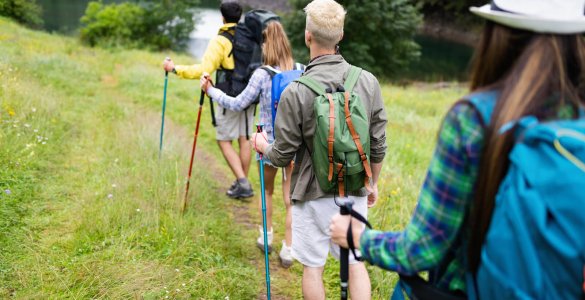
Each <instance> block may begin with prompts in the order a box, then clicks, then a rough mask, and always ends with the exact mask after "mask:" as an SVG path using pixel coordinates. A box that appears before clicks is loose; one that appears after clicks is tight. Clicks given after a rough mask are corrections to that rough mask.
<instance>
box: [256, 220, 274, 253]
mask: <svg viewBox="0 0 585 300" xmlns="http://www.w3.org/2000/svg"><path fill="white" fill-rule="evenodd" d="M259 227H260V228H259V230H260V236H259V237H258V239H257V240H256V246H258V248H260V250H262V252H264V230H262V226H259ZM273 239H274V230H272V228H270V231H268V253H271V252H272V240H273Z"/></svg>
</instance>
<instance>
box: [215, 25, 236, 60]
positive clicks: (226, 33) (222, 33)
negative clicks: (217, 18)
mask: <svg viewBox="0 0 585 300" xmlns="http://www.w3.org/2000/svg"><path fill="white" fill-rule="evenodd" d="M218 35H220V36H223V37H224V38H226V39H228V41H230V43H231V44H232V51H230V54H228V57H230V56H232V55H233V54H234V35H233V34H231V33H230V32H229V31H228V30H220V31H219V33H218Z"/></svg>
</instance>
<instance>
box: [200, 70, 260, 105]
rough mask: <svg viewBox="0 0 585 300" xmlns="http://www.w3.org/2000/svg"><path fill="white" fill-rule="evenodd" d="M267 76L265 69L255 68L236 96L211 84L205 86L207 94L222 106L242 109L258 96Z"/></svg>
mask: <svg viewBox="0 0 585 300" xmlns="http://www.w3.org/2000/svg"><path fill="white" fill-rule="evenodd" d="M269 76H270V75H268V73H266V71H264V70H262V69H257V70H256V71H254V73H253V74H252V77H251V78H250V81H249V82H248V85H247V86H246V88H245V89H244V90H243V91H242V92H241V93H240V94H239V95H237V96H236V97H231V96H228V95H227V94H226V93H224V92H222V91H221V90H219V89H217V88H214V87H211V86H210V87H208V88H207V95H209V97H211V99H213V101H215V102H217V103H219V105H221V106H222V107H224V108H227V109H229V110H233V111H243V110H244V109H246V108H247V107H248V106H250V104H252V102H254V100H256V98H258V96H259V95H260V93H261V92H262V83H263V82H264V80H267V79H269V78H268V77H269Z"/></svg>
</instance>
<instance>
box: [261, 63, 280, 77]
mask: <svg viewBox="0 0 585 300" xmlns="http://www.w3.org/2000/svg"><path fill="white" fill-rule="evenodd" d="M260 69H262V70H264V71H266V72H267V73H268V74H269V75H270V78H274V75H276V74H280V73H282V72H281V71H280V70H277V69H275V68H273V67H272V66H269V65H264V66H262V67H260Z"/></svg>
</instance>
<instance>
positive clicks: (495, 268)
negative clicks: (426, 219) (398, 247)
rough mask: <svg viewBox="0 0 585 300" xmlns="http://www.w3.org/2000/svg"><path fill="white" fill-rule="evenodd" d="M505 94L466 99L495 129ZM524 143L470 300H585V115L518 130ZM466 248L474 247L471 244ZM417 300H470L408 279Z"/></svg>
mask: <svg viewBox="0 0 585 300" xmlns="http://www.w3.org/2000/svg"><path fill="white" fill-rule="evenodd" d="M497 97H498V93H497V92H494V91H491V92H478V93H474V94H471V95H469V96H467V97H466V98H465V101H467V102H468V103H470V104H471V105H472V106H474V107H475V109H476V110H477V111H478V112H479V113H480V115H481V118H482V121H483V123H484V124H485V125H486V126H487V125H489V123H490V119H491V115H492V112H493V110H494V108H495V105H496V101H497ZM515 125H517V126H516V127H515V128H514V127H512V126H509V127H511V128H514V130H515V133H516V136H517V139H516V143H515V145H514V146H513V147H512V150H511V152H510V154H509V157H508V159H509V160H510V166H509V169H508V171H507V173H506V175H505V177H504V179H503V181H502V182H501V184H500V187H499V189H498V192H497V195H496V199H495V203H494V211H493V214H492V219H491V223H490V227H489V229H488V232H487V234H486V238H485V240H484V243H483V246H482V249H481V257H480V264H479V269H478V271H477V273H476V274H475V275H474V274H471V273H468V275H467V280H466V281H467V298H468V299H482V300H486V299H585V291H584V289H585V286H584V282H585V280H584V272H585V188H584V187H585V114H583V116H582V117H581V118H580V119H577V120H560V121H550V122H543V123H540V122H539V121H538V120H537V119H536V118H534V117H525V118H523V119H521V120H519V121H518V122H516V123H515ZM464 244H466V243H464ZM402 290H404V291H405V292H406V293H407V294H408V295H409V296H413V297H414V298H416V299H421V300H422V299H443V300H445V299H453V300H455V299H465V298H466V297H463V296H462V295H456V294H451V293H450V292H447V291H443V290H439V289H438V288H436V287H435V286H433V285H431V284H430V283H429V282H427V281H425V280H424V279H422V278H421V277H419V276H417V275H415V276H404V275H400V281H399V283H398V285H397V287H396V289H395V291H394V294H393V295H392V299H393V300H394V299H403V295H402Z"/></svg>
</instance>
